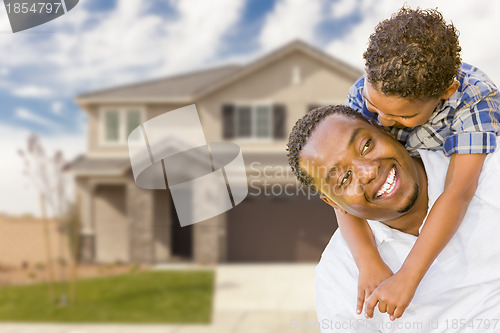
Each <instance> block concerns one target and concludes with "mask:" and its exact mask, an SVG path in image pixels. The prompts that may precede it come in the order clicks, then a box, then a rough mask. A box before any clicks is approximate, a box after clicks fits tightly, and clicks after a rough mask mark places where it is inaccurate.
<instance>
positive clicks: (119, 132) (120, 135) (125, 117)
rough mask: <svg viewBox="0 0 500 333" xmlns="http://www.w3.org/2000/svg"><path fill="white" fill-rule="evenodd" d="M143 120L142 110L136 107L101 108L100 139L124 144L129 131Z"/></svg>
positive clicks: (110, 142) (109, 142)
mask: <svg viewBox="0 0 500 333" xmlns="http://www.w3.org/2000/svg"><path fill="white" fill-rule="evenodd" d="M143 121H144V111H143V110H142V109H137V108H109V109H102V110H101V123H102V133H101V134H102V135H101V137H102V139H103V140H102V141H103V142H104V143H106V144H126V143H127V140H128V136H129V134H130V132H132V131H133V130H134V129H135V128H136V127H137V126H140V125H141V123H142V122H143Z"/></svg>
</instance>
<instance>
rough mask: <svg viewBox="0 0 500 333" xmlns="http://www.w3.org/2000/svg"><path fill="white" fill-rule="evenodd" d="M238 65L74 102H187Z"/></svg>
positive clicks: (111, 90)
mask: <svg viewBox="0 0 500 333" xmlns="http://www.w3.org/2000/svg"><path fill="white" fill-rule="evenodd" d="M239 69H240V66H237V65H228V66H223V67H217V68H211V69H207V70H202V71H197V72H192V73H187V74H182V75H176V76H171V77H165V78H160V79H155V80H150V81H144V82H138V83H133V84H128V85H124V86H119V87H113V88H108V89H104V90H98V91H93V92H89V93H85V94H81V95H78V96H77V97H76V101H77V102H79V103H81V102H107V101H133V100H138V101H148V102H154V101H178V102H180V103H182V102H189V101H191V99H192V96H193V95H195V94H196V92H197V91H199V90H201V89H203V88H205V87H206V86H208V85H210V84H213V83H214V82H217V81H219V80H221V79H222V78H225V77H227V76H228V75H230V74H233V73H234V72H236V71H238V70H239Z"/></svg>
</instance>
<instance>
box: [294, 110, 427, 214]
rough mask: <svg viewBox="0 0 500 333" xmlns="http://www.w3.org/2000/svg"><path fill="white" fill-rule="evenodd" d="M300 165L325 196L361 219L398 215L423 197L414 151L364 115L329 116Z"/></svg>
mask: <svg viewBox="0 0 500 333" xmlns="http://www.w3.org/2000/svg"><path fill="white" fill-rule="evenodd" d="M300 166H301V168H302V169H303V170H304V171H306V172H307V173H308V174H309V175H311V176H312V177H313V178H314V179H315V181H316V184H317V186H318V187H319V189H320V191H321V192H322V193H323V195H325V196H326V197H328V198H329V199H330V200H331V201H333V202H334V203H335V204H336V205H338V206H339V207H340V208H342V209H343V210H345V211H346V212H348V213H350V214H351V215H354V216H358V217H361V218H365V219H373V220H378V221H386V220H390V219H393V218H397V217H399V216H402V215H404V214H405V213H406V212H408V211H410V210H411V209H412V208H413V206H414V205H415V202H416V200H417V198H418V194H419V186H418V175H417V169H416V166H415V164H414V161H413V159H412V158H411V157H410V155H409V154H408V152H407V151H406V150H405V148H404V147H403V146H402V145H401V144H400V143H399V142H397V141H396V140H395V139H393V138H392V137H390V136H389V135H388V134H386V133H385V132H383V131H382V130H380V129H378V128H376V127H375V126H372V125H370V124H368V123H366V122H364V121H362V120H358V119H353V118H350V117H347V116H343V115H335V114H334V115H331V116H327V117H326V118H325V119H324V120H322V121H321V122H320V123H319V124H318V125H317V126H316V128H315V129H314V132H313V133H312V135H311V136H310V137H309V139H308V141H307V143H306V145H305V146H304V147H303V148H302V151H301V154H300Z"/></svg>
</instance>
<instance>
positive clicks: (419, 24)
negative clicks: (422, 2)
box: [363, 6, 461, 101]
mask: <svg viewBox="0 0 500 333" xmlns="http://www.w3.org/2000/svg"><path fill="white" fill-rule="evenodd" d="M458 35H459V34H458V31H457V30H456V29H455V27H454V26H453V24H452V23H450V24H446V22H445V21H444V19H443V15H442V14H441V13H440V12H438V11H437V10H436V9H426V10H422V9H419V8H417V9H410V8H407V7H405V6H404V7H402V8H401V9H400V10H399V11H398V12H397V13H394V14H393V15H392V16H391V18H390V19H387V20H384V21H382V22H380V23H379V24H378V25H377V27H376V28H375V32H374V33H373V34H372V35H371V36H370V39H369V43H368V49H367V50H366V52H365V53H364V54H363V58H364V59H365V66H366V67H365V70H366V74H367V80H368V82H369V83H370V84H372V85H373V86H374V87H375V89H377V90H379V91H381V92H382V93H384V94H385V95H388V96H397V97H403V98H408V99H410V100H424V101H425V100H428V99H432V98H439V97H441V96H442V95H443V94H444V93H445V92H446V90H447V89H448V87H449V86H450V85H451V84H452V83H453V80H454V78H455V77H456V75H457V72H458V69H459V68H460V64H461V59H460V51H461V47H460V45H459V42H458Z"/></svg>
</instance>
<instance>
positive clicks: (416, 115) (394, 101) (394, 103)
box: [363, 79, 441, 128]
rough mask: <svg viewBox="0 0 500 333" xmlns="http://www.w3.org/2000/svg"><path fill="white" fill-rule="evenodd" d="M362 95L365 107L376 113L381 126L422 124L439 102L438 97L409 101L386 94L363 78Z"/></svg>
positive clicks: (400, 126) (413, 125)
mask: <svg viewBox="0 0 500 333" xmlns="http://www.w3.org/2000/svg"><path fill="white" fill-rule="evenodd" d="M363 95H364V97H365V100H366V108H367V109H368V110H370V111H371V112H373V113H377V114H378V121H379V122H380V124H382V126H394V127H399V128H402V127H415V126H419V125H422V124H424V123H425V122H426V121H427V120H429V119H430V117H431V115H432V113H433V112H434V110H435V109H436V107H437V105H438V104H439V101H440V100H441V99H440V98H434V99H429V100H427V101H424V102H422V101H409V100H408V99H405V98H401V97H396V96H387V95H385V94H384V93H382V92H381V91H380V90H378V89H376V88H375V87H374V86H373V85H372V84H370V83H369V82H368V80H366V79H365V85H364V87H363Z"/></svg>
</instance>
